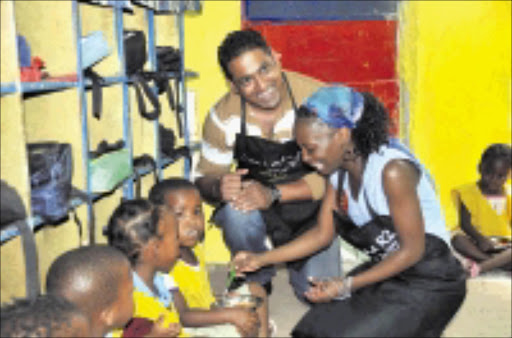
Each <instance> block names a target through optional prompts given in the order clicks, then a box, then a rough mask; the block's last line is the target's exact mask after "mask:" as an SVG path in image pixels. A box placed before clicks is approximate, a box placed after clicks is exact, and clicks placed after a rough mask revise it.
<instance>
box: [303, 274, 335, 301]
mask: <svg viewBox="0 0 512 338" xmlns="http://www.w3.org/2000/svg"><path fill="white" fill-rule="evenodd" d="M309 282H310V283H311V288H310V289H309V290H308V291H306V292H305V293H304V296H306V298H307V299H308V300H309V301H311V302H313V303H326V302H330V301H331V300H333V299H334V298H335V297H336V296H337V295H338V292H339V290H340V289H341V288H342V286H343V285H342V283H343V282H342V281H341V280H340V279H337V278H330V279H318V278H315V277H309Z"/></svg>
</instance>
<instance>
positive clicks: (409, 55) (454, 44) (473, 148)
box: [399, 1, 512, 225]
mask: <svg viewBox="0 0 512 338" xmlns="http://www.w3.org/2000/svg"><path fill="white" fill-rule="evenodd" d="M401 9H402V12H401V34H400V37H401V39H400V48H399V55H400V56H399V65H400V76H401V78H402V80H403V82H402V93H407V95H404V96H402V99H403V104H402V108H406V109H408V111H407V110H402V113H403V114H404V116H406V115H407V114H408V115H409V120H410V122H409V124H408V130H405V132H407V131H408V135H403V136H408V137H409V139H410V145H411V147H412V149H413V150H414V151H415V152H416V154H417V155H418V156H419V157H420V158H421V159H422V160H423V161H424V163H425V164H426V166H427V167H428V168H429V169H430V171H431V173H432V174H433V176H434V178H435V180H436V183H437V187H438V191H439V193H440V197H441V203H442V206H443V208H444V211H445V215H446V218H447V224H448V225H451V224H454V222H455V221H456V213H455V210H454V208H453V207H452V205H451V200H450V189H451V188H453V187H454V186H456V185H458V184H462V183H466V182H471V181H476V180H477V179H478V172H477V168H476V167H477V164H478V161H479V159H480V155H481V153H482V151H483V150H484V148H485V147H486V146H487V145H489V144H490V143H494V142H505V143H510V142H511V136H510V135H511V90H512V85H511V66H510V60H511V17H510V13H511V2H510V1H405V2H402V8H401ZM406 96H408V102H407V100H406Z"/></svg>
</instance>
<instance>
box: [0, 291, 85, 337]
mask: <svg viewBox="0 0 512 338" xmlns="http://www.w3.org/2000/svg"><path fill="white" fill-rule="evenodd" d="M0 318H1V320H0V336H1V337H56V336H59V337H81V336H82V335H83V334H84V332H81V331H80V329H81V328H80V327H76V326H73V324H74V323H73V319H81V320H83V323H85V325H87V329H88V325H89V321H88V319H87V317H86V316H85V315H84V314H83V313H82V312H81V311H80V310H79V309H78V308H77V307H76V306H75V305H73V304H72V303H71V302H69V301H67V300H66V299H64V298H61V297H58V296H55V295H40V296H38V297H37V298H35V299H33V300H32V299H16V300H14V301H13V302H11V303H9V304H6V305H4V306H2V310H1V314H0Z"/></svg>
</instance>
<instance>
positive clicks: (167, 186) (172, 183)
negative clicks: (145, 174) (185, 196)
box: [149, 177, 197, 205]
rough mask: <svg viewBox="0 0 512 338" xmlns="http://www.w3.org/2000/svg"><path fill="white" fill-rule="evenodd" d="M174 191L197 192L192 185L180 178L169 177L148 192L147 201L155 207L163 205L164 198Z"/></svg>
mask: <svg viewBox="0 0 512 338" xmlns="http://www.w3.org/2000/svg"><path fill="white" fill-rule="evenodd" d="M176 190H197V187H196V186H195V184H194V183H192V182H191V181H189V180H186V179H184V178H181V177H171V178H168V179H165V180H163V181H160V182H158V183H157V184H155V185H154V186H153V187H152V188H151V190H150V191H149V200H150V201H151V203H153V204H156V205H164V204H165V196H167V194H168V193H170V192H173V191H176Z"/></svg>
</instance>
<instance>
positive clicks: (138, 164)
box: [133, 154, 159, 198]
mask: <svg viewBox="0 0 512 338" xmlns="http://www.w3.org/2000/svg"><path fill="white" fill-rule="evenodd" d="M144 168H149V169H150V171H151V172H152V173H153V180H154V184H157V183H158V181H159V179H158V174H157V172H156V162H155V160H154V159H153V157H151V155H148V154H143V155H141V156H138V157H135V158H134V159H133V173H134V176H135V197H136V198H141V197H142V192H141V191H142V189H141V175H140V171H141V170H143V169H144Z"/></svg>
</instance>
